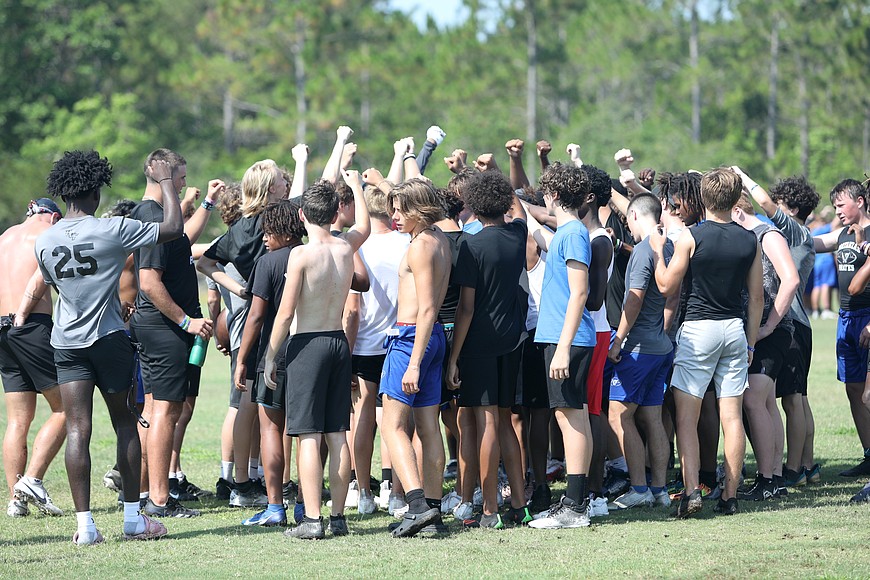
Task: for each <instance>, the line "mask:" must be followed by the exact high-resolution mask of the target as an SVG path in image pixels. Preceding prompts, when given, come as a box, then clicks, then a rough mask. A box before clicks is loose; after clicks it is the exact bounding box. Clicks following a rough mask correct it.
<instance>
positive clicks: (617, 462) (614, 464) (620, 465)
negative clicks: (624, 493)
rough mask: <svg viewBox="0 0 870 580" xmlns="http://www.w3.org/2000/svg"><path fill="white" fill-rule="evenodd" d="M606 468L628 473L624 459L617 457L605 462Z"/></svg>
mask: <svg viewBox="0 0 870 580" xmlns="http://www.w3.org/2000/svg"><path fill="white" fill-rule="evenodd" d="M607 466H608V467H610V468H613V469H618V470H620V471H622V472H624V473H628V464H627V463H626V462H625V457H619V458H617V459H612V460H610V461H608V462H607Z"/></svg>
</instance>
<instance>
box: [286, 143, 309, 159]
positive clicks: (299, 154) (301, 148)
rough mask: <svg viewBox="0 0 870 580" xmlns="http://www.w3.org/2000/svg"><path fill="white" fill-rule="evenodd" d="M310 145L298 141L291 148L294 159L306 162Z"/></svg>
mask: <svg viewBox="0 0 870 580" xmlns="http://www.w3.org/2000/svg"><path fill="white" fill-rule="evenodd" d="M308 153H309V151H308V145H306V144H305V143H297V144H296V146H295V147H293V149H291V150H290V155H292V156H293V161H295V162H296V163H304V162H305V161H308Z"/></svg>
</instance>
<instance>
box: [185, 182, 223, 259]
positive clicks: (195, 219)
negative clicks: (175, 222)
mask: <svg viewBox="0 0 870 580" xmlns="http://www.w3.org/2000/svg"><path fill="white" fill-rule="evenodd" d="M226 188H227V186H226V185H225V184H224V182H223V181H221V180H220V179H212V180H211V181H209V182H208V193H206V194H205V201H203V203H202V204H200V206H199V207H198V208H197V209H196V211H195V212H193V215H192V216H191V217H190V219H189V220H187V223H186V224H184V233H185V234H187V237H188V238H189V239H190V243H191V244H194V243H196V241H197V240H198V239H199V236H201V235H202V232H203V231H205V226H206V224H208V218H210V217H211V212H212V210H211V209H206V205H209V206H211V208H212V209H214V205H215V204H216V203H217V202H218V199H219V198H220V196H221V193H223V192H224V191H226Z"/></svg>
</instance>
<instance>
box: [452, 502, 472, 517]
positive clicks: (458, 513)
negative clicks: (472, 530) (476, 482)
mask: <svg viewBox="0 0 870 580" xmlns="http://www.w3.org/2000/svg"><path fill="white" fill-rule="evenodd" d="M473 513H474V506H472V505H471V504H470V503H469V502H465V503H461V504H459V505H458V506H456V507H455V508H453V517H454V518H456V519H457V520H459V521H460V522H462V521H465V520H468V519H471V516H472V514H473Z"/></svg>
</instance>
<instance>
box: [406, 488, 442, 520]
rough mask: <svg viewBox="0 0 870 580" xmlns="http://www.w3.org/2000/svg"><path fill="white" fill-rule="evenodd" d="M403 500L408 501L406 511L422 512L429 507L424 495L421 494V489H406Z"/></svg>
mask: <svg viewBox="0 0 870 580" xmlns="http://www.w3.org/2000/svg"><path fill="white" fill-rule="evenodd" d="M405 501H406V502H407V503H408V511H409V512H411V513H412V514H422V513H423V512H425V511H426V510H427V509H429V507H428V506H427V504H426V496H425V495H423V490H422V489H412V490H411V491H406V492H405ZM439 505H440V504H439Z"/></svg>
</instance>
